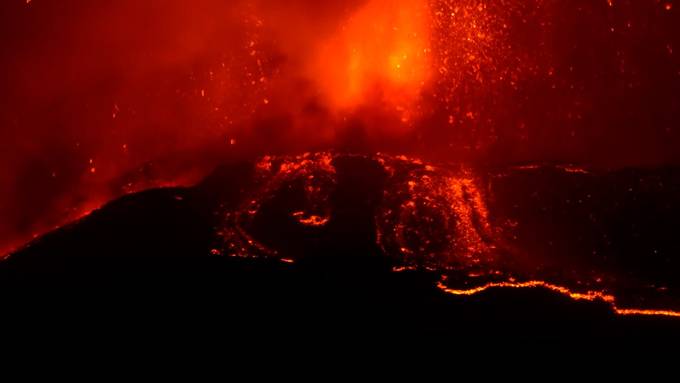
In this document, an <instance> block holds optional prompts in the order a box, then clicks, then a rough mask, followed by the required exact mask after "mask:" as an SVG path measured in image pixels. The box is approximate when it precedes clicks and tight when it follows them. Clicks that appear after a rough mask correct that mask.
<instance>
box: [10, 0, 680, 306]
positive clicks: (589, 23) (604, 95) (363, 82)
mask: <svg viewBox="0 0 680 383" xmlns="http://www.w3.org/2000/svg"><path fill="white" fill-rule="evenodd" d="M673 5H674V2H673V1H647V2H641V1H637V0H619V1H592V0H574V1H569V2H557V1H549V0H488V1H479V0H346V1H327V2H318V1H311V0H293V1H289V2H285V4H283V3H282V2H280V1H275V0H257V1H250V0H235V1H230V2H224V1H219V0H198V1H193V2H187V1H183V0H169V1H165V2H164V3H163V6H162V7H159V6H158V4H155V3H153V2H139V1H135V0H120V1H117V2H115V3H106V4H101V3H97V4H94V3H92V2H88V1H85V0H73V1H69V2H65V3H64V2H48V1H39V0H35V1H31V0H11V1H4V2H3V3H2V4H0V29H2V36H3V44H0V71H2V73H6V74H8V75H7V76H4V77H3V78H2V79H0V86H2V89H3V94H2V95H1V96H0V97H1V101H2V102H0V105H2V106H0V126H2V129H0V142H3V143H5V146H4V147H3V150H2V151H0V163H2V165H1V166H2V172H0V216H2V220H0V249H2V250H3V251H2V253H3V254H4V253H5V252H7V250H6V249H13V248H19V247H20V246H21V245H23V244H25V243H27V242H28V241H29V240H30V239H31V238H35V237H38V236H40V235H41V234H42V233H45V232H47V231H49V230H51V229H53V228H56V227H61V226H63V225H64V224H65V223H67V222H70V221H73V220H76V219H78V218H80V217H82V216H84V215H87V214H88V213H89V212H90V211H92V210H93V209H95V208H96V207H98V206H101V205H103V204H105V203H106V202H107V201H111V200H114V199H116V198H118V197H120V196H123V195H126V194H129V193H133V192H136V191H140V190H145V189H151V188H156V187H162V186H167V185H184V186H189V185H193V184H195V183H196V182H198V180H200V179H203V178H204V177H205V176H206V175H208V174H209V173H210V172H211V171H212V169H214V168H215V166H217V165H218V164H221V163H224V162H225V161H226V162H228V161H231V160H234V159H243V158H262V159H261V160H260V161H259V162H258V164H257V166H256V173H257V175H256V180H255V182H254V185H253V186H252V190H249V192H250V193H251V194H250V195H249V197H248V198H246V199H244V201H242V204H241V205H239V206H237V207H235V208H234V207H224V210H223V211H220V212H219V214H223V216H224V217H225V224H224V227H222V228H221V230H222V231H221V232H220V234H221V238H222V240H223V245H224V248H218V249H216V253H220V254H226V255H234V256H260V255H261V256H270V257H276V258H279V259H282V260H284V259H285V260H289V261H290V260H293V261H294V260H295V257H293V256H291V255H290V254H287V253H288V252H292V250H295V248H292V247H291V248H287V247H286V246H285V244H284V242H285V240H286V239H288V238H273V239H272V238H269V240H267V241H265V240H263V238H265V237H267V236H266V235H264V234H263V229H262V226H263V225H264V222H266V219H267V217H270V216H273V217H276V219H277V220H279V221H277V223H281V222H283V223H293V226H292V227H294V230H293V231H292V232H291V233H287V234H289V238H292V239H291V241H290V242H295V241H297V242H296V244H295V245H294V246H300V248H301V249H303V250H305V249H307V248H306V247H305V246H307V243H306V242H305V241H304V240H303V238H306V237H305V236H309V235H311V236H323V235H324V233H327V230H332V229H333V225H334V220H335V219H336V218H337V217H335V215H334V214H336V213H337V212H335V211H334V206H335V205H334V203H336V202H337V201H335V200H334V199H333V198H334V195H335V194H334V193H336V192H337V188H338V187H339V186H338V185H339V183H341V182H342V181H341V180H339V179H338V174H337V172H336V168H335V166H334V163H333V161H334V160H335V159H336V158H337V157H338V156H339V155H338V154H337V153H345V152H352V153H358V154H356V155H357V156H369V157H370V158H371V160H372V161H376V162H377V163H379V164H380V166H381V167H382V171H384V173H385V174H384V176H385V180H384V181H385V185H384V189H383V190H382V191H381V195H380V197H381V198H382V200H381V201H382V202H381V204H379V206H378V207H377V209H376V211H375V215H374V217H373V218H374V221H373V223H375V233H373V234H374V235H375V240H376V243H375V245H376V246H377V248H379V249H380V251H381V252H382V253H383V254H384V255H386V256H388V257H389V258H390V259H391V260H393V261H395V263H396V265H395V269H397V270H405V269H411V268H422V269H427V270H439V271H440V272H442V273H443V274H445V275H446V276H447V277H448V280H447V283H451V284H452V285H451V286H448V287H443V286H442V288H443V289H444V290H446V291H447V292H450V293H454V294H455V293H456V292H458V293H461V294H463V295H466V293H467V292H469V293H470V294H474V293H478V292H481V291H484V290H486V289H488V288H493V287H527V288H532V287H543V288H547V289H549V290H553V291H556V292H558V293H562V294H564V295H567V296H570V297H572V298H574V299H590V298H593V299H600V300H604V301H606V302H607V303H610V304H611V305H612V307H613V308H614V309H615V311H616V312H618V313H619V314H624V315H627V314H641V315H646V314H654V313H658V314H659V315H670V316H673V315H671V314H673V313H675V312H674V311H654V310H646V309H630V308H621V307H619V306H628V304H623V303H619V304H615V301H614V299H613V298H611V299H610V298H609V297H616V301H617V302H620V301H621V299H620V298H621V295H622V294H621V293H620V291H626V288H627V286H624V284H625V283H629V284H630V285H632V286H633V288H632V290H634V291H637V290H636V289H637V288H640V289H642V290H643V292H642V293H640V294H637V293H634V294H624V295H626V296H638V295H640V296H643V297H647V296H648V293H647V290H648V289H654V290H656V287H652V286H655V284H656V283H657V281H656V280H653V279H654V277H656V274H654V273H655V272H656V271H658V270H656V271H655V270H653V271H652V272H649V270H647V269H646V268H645V267H642V266H640V269H641V270H637V269H636V270H633V272H636V271H640V273H641V274H644V273H642V271H644V272H647V273H649V274H651V276H650V275H646V274H644V275H643V277H641V280H642V281H638V280H632V281H628V280H625V282H623V281H621V280H624V279H626V278H625V277H623V276H621V275H626V274H625V272H622V271H621V270H619V269H616V270H614V269H613V268H610V267H609V266H610V265H611V263H616V262H612V261H611V258H615V257H616V254H615V253H616V251H618V252H619V253H621V254H624V253H626V251H627V250H628V249H627V248H626V246H623V247H622V248H616V247H615V246H614V245H612V242H613V239H612V236H614V237H615V236H617V235H618V236H619V237H621V236H626V235H628V237H630V238H633V239H635V241H637V239H638V237H639V236H640V232H641V230H642V229H640V226H644V225H645V222H642V224H638V223H636V222H629V221H627V220H626V218H630V217H631V216H632V215H635V214H637V215H636V216H637V217H640V216H644V217H646V215H645V212H644V211H636V210H635V207H632V208H631V207H629V206H628V205H626V202H628V201H630V200H635V199H638V198H643V197H645V196H646V195H647V194H646V193H648V189H649V190H657V191H658V190H660V192H659V195H662V196H667V195H673V193H674V190H675V189H673V187H674V184H673V183H672V182H670V183H667V184H663V185H661V182H660V181H659V182H656V180H652V181H647V180H646V179H645V182H642V181H643V178H642V177H640V178H639V179H640V184H641V186H640V188H637V189H636V188H634V187H633V186H630V187H629V189H630V190H631V191H630V192H629V194H627V196H628V197H626V198H624V199H621V200H620V201H619V200H616V201H615V203H608V202H609V201H610V198H612V197H610V196H609V194H607V193H608V192H612V191H613V189H614V187H613V186H612V188H609V189H607V188H603V189H602V190H604V191H603V192H598V193H590V192H584V193H581V190H586V189H588V188H589V187H591V186H592V184H593V183H595V181H593V179H596V178H597V177H602V179H605V180H607V179H608V178H607V177H608V176H607V175H601V173H598V170H601V169H608V170H611V171H615V170H618V169H646V168H655V169H666V168H672V167H677V166H678V165H680V154H679V153H680V151H678V150H677V148H678V147H679V146H680V130H678V129H677V126H679V124H678V123H679V122H680V117H679V116H680V92H679V91H678V89H680V59H679V58H678V57H680V56H678V54H677V46H678V45H679V44H680V41H679V39H680V34H679V33H678V25H680V20H679V16H680V13H678V12H677V10H678V7H677V6H676V7H674V6H673ZM304 152H308V154H306V155H297V153H304ZM376 152H383V153H388V152H389V153H406V154H408V155H407V156H390V155H386V154H379V155H372V154H367V153H376ZM418 158H423V159H422V160H421V159H418ZM451 163H455V164H457V165H455V166H454V165H450V164H451ZM432 164H448V165H445V166H444V165H432ZM459 164H465V165H459ZM518 164H524V165H518ZM548 164H553V165H548ZM555 164H557V165H555ZM564 164H568V165H564ZM497 169H503V171H504V172H505V173H508V174H510V173H512V174H515V173H514V172H515V171H517V170H521V171H522V172H524V173H526V174H527V175H531V174H535V173H541V174H547V176H546V177H548V180H547V181H545V180H543V182H544V184H545V185H549V184H550V182H552V181H554V179H555V177H553V176H554V174H553V173H552V170H555V169H557V170H559V171H560V172H561V173H564V174H567V175H573V176H574V177H578V179H577V178H574V179H572V180H573V182H572V185H574V188H575V189H578V190H576V191H573V190H572V191H571V192H573V194H575V195H578V197H575V198H572V196H571V195H567V197H565V198H562V197H564V195H563V194H561V190H559V188H552V189H551V188H550V187H548V186H546V187H545V188H542V189H541V188H539V189H540V190H531V191H530V193H527V194H528V197H527V199H529V200H530V203H528V204H523V205H521V208H520V207H519V206H520V204H519V203H515V201H513V200H512V198H508V199H507V200H504V199H502V196H501V199H500V201H501V202H498V201H499V196H498V194H499V193H500V194H502V193H503V192H506V194H509V195H512V196H513V197H514V196H515V195H514V194H513V193H515V194H518V195H521V194H522V192H523V191H524V190H525V185H524V184H523V183H522V182H523V180H524V179H523V178H521V177H519V181H517V182H518V183H516V184H512V183H511V182H509V184H512V185H514V186H515V187H514V188H513V187H509V188H507V189H506V190H503V188H502V187H500V188H496V189H492V188H490V187H489V186H488V184H489V183H493V182H495V181H498V178H499V177H496V178H494V176H496V175H497V174H495V173H493V171H495V170H497ZM546 169H547V170H546ZM659 171H660V172H661V170H659ZM550 177H552V178H550ZM652 178H654V177H652ZM544 184H541V185H544ZM643 184H644V185H643ZM652 184H653V185H652ZM650 185H652V186H650ZM655 185H661V186H658V187H657V186H655ZM359 186H366V185H357V187H359ZM655 188H656V189H655ZM527 189H530V188H527ZM588 190H590V189H588ZM282 193H288V194H286V196H292V197H291V199H290V200H289V202H287V203H286V204H283V205H282V206H279V205H278V203H280V202H281V200H286V199H285V198H282V199H281V198H279V196H280V195H281V194H282ZM546 195H548V196H547V197H546ZM293 197H294V198H293ZM370 197H371V198H373V197H374V196H370ZM561 198H562V199H561ZM367 199H369V198H367ZM546 200H548V201H549V202H554V201H559V202H560V203H562V202H563V203H562V204H561V205H559V204H558V203H557V202H555V205H559V206H558V207H557V208H555V206H554V205H550V206H539V203H540V202H545V201H546ZM494 201H495V202H494ZM508 201H509V202H508ZM584 201H586V202H587V201H591V203H590V205H588V206H589V208H590V209H591V211H585V212H584V211H583V210H585V208H582V207H583V206H584V205H586V204H587V203H586V202H584ZM592 201H595V202H592ZM373 202H374V201H373V199H370V200H369V201H368V202H367V201H364V203H366V204H367V205H369V204H370V203H373ZM619 202H620V203H619ZM598 204H600V205H603V206H604V205H606V207H602V210H606V211H607V213H608V214H609V213H611V212H614V213H611V214H610V215H604V213H603V215H604V217H600V216H597V213H599V211H596V210H597V209H598ZM648 205H651V206H654V207H655V208H656V207H658V209H659V211H657V213H659V214H660V213H663V212H664V211H668V209H670V208H669V207H668V206H670V205H672V204H671V203H670V202H669V203H666V205H664V206H665V209H666V210H662V209H663V208H664V206H661V205H662V203H661V202H659V206H661V207H659V206H657V205H655V204H653V203H650V202H648ZM551 209H552V210H551ZM617 209H619V210H617ZM627 209H629V210H627ZM356 210H361V209H360V208H357V209H356ZM631 210H632V212H630V211H631ZM518 211H520V212H519V213H517V212H518ZM619 211H620V215H617V214H618V213H617V212H619ZM546 212H548V213H546ZM565 212H566V213H565ZM569 212H576V213H578V214H580V216H579V217H580V218H584V220H583V221H580V220H576V221H575V222H563V221H560V220H559V219H555V221H554V222H549V223H552V224H553V225H554V226H550V229H551V230H552V229H554V228H557V229H555V230H556V231H558V234H555V233H553V232H550V231H549V230H548V229H546V228H545V226H549V225H548V224H547V223H546V222H545V221H543V222H541V221H540V219H539V218H541V217H544V215H543V213H546V214H557V213H564V214H563V215H565V216H568V214H567V213H569ZM353 213H356V214H357V215H359V213H357V212H353ZM370 213H371V214H372V213H373V212H372V211H371V212H370ZM628 213H630V215H626V214H628ZM366 214H368V213H366ZM659 214H657V215H659ZM636 216H634V217H633V218H635V217H636ZM518 217H519V218H518ZM526 221H529V222H530V223H527V222H526ZM583 222H585V223H583ZM667 223H668V228H663V229H660V230H659V232H660V233H656V234H658V235H659V238H662V239H663V238H665V237H663V235H662V234H664V233H666V231H669V230H671V227H674V224H675V223H674V222H673V221H672V220H670V219H668V221H667ZM589 224H592V227H593V228H594V229H596V230H591V231H590V232H587V233H584V232H581V231H578V230H575V229H574V227H579V226H580V225H583V226H587V225H589ZM607 225H609V226H607ZM605 226H606V227H607V228H609V227H613V229H611V232H610V231H606V230H604V229H603V228H604V227H605ZM588 227H590V226H588ZM360 229H361V230H363V229H365V228H363V227H360V228H357V231H360ZM600 229H602V231H603V232H600V231H598V230H600ZM560 230H562V231H560ZM568 230H572V231H568ZM536 233H541V235H543V236H541V235H538V234H536ZM567 233H575V234H573V236H570V235H572V234H567ZM532 236H536V237H537V238H536V239H533V238H532ZM560 236H561V237H560ZM597 236H600V237H598V238H596V239H593V238H594V237H597ZM557 237H560V238H561V239H560V238H557ZM652 237H653V236H652ZM527 238H529V239H530V241H531V242H533V243H530V244H529V245H527V242H529V241H527ZM564 238H567V239H566V240H565V239H564ZM653 238H656V237H653ZM591 239H592V241H591V242H588V241H589V240H591ZM522 241H524V242H522ZM635 241H632V242H633V243H632V245H636V244H638V242H635ZM660 241H661V239H660ZM583 243H585V245H583ZM593 244H594V245H593ZM532 245H535V246H532ZM591 245H592V246H591ZM659 245H664V244H663V243H660V244H659ZM290 246H293V245H290ZM579 246H580V247H579ZM645 246H646V243H644V244H643V245H639V247H633V250H635V251H640V254H638V255H637V256H639V257H643V256H645V257H647V258H649V259H652V260H653V261H654V262H658V263H654V264H653V266H654V267H650V268H651V269H654V268H657V269H659V268H660V269H665V268H666V265H667V264H668V263H672V262H671V261H668V260H667V259H664V258H663V257H670V256H668V255H661V254H660V252H659V251H658V249H657V247H658V246H656V244H655V246H653V248H652V247H645ZM218 247H219V246H218ZM572 247H573V250H574V254H569V256H563V257H562V258H560V257H559V256H558V255H557V253H569V251H571V250H572ZM558 248H559V249H558ZM666 248H667V249H668V248H672V246H666ZM633 250H631V251H633ZM583 254H586V255H583ZM603 254H604V255H603ZM612 254H614V255H612ZM626 254H627V253H626ZM672 256H675V255H672ZM622 257H623V260H621V263H622V265H616V266H617V267H619V268H625V267H632V266H630V264H631V263H630V262H632V261H630V260H629V259H628V258H634V259H637V258H635V257H632V256H629V255H626V256H625V257H624V256H622ZM565 259H568V262H567V261H565ZM591 261H592V263H593V264H595V265H591ZM608 262H609V263H608ZM627 262H629V263H627ZM650 262H652V261H650ZM664 262H666V263H664ZM632 264H633V265H636V264H635V263H634V262H632ZM603 265H604V266H603ZM591 266H592V267H591ZM638 266H639V265H638ZM567 269H568V271H567ZM544 275H550V276H551V277H550V278H548V277H544ZM511 278H512V279H515V280H528V281H534V282H512V281H511ZM617 278H618V279H619V280H616V279H617ZM599 279H603V282H597V280H599ZM668 279H669V277H668V276H666V280H665V281H664V282H668ZM539 280H540V281H542V280H545V281H546V282H540V281H539ZM612 280H616V281H615V282H612ZM461 281H462V282H461ZM471 281H474V282H471ZM454 282H457V283H454ZM458 283H461V285H460V286H458ZM453 285H455V286H453ZM470 285H475V286H477V287H470ZM461 286H462V287H461ZM560 286H568V288H567V287H560ZM639 286H644V288H641V287H639ZM454 287H461V288H460V289H456V288H454ZM578 287H582V288H584V289H585V290H587V291H591V292H592V293H591V292H587V293H582V295H579V294H580V293H574V292H573V291H577V290H579V289H578ZM572 288H573V289H572ZM597 291H607V293H604V292H602V293H598V292H597ZM650 294H651V293H650ZM651 295H653V294H651ZM605 298H606V299H605ZM636 305H637V304H636Z"/></svg>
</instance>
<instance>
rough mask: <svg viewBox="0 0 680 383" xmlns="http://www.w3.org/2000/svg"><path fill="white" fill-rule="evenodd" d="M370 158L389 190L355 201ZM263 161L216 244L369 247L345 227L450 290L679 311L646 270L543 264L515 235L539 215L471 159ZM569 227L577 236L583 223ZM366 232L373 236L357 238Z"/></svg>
mask: <svg viewBox="0 0 680 383" xmlns="http://www.w3.org/2000/svg"><path fill="white" fill-rule="evenodd" d="M348 158H351V159H353V161H354V162H353V163H354V166H355V168H352V167H350V168H349V169H348V168H347V166H343V168H342V170H340V169H339V168H338V163H342V162H343V161H346V160H347V159H348ZM374 165H375V166H377V167H378V168H379V169H380V173H381V174H382V177H383V178H384V179H383V182H380V183H376V185H375V186H372V187H373V188H378V189H380V190H376V191H377V192H379V194H380V195H381V198H379V199H378V200H375V201H374V202H371V204H372V205H375V206H365V207H359V206H363V205H361V204H362V203H365V201H364V202H361V200H362V198H363V197H362V196H363V194H365V193H368V194H371V192H369V191H367V189H362V187H365V186H364V185H347V180H351V179H352V177H348V176H347V174H345V173H347V172H349V173H352V172H363V171H365V169H366V168H367V167H370V166H374ZM255 169H256V170H255V176H254V177H255V185H256V186H255V191H254V192H253V193H252V194H249V195H250V196H252V198H248V200H247V201H245V202H244V203H243V204H242V205H240V207H239V208H238V209H235V210H233V211H226V212H224V217H225V223H224V226H223V228H222V230H221V231H220V234H221V241H222V243H223V249H222V250H220V251H219V253H222V254H225V255H230V256H237V257H268V258H274V259H278V260H281V261H282V262H286V263H293V262H297V261H299V260H301V259H306V258H308V257H320V256H321V257H322V256H324V254H325V253H326V252H329V251H330V252H333V251H340V252H343V251H345V252H352V251H358V252H362V251H363V252H366V253H370V251H371V250H370V246H369V247H358V248H357V247H355V248H352V247H347V248H345V247H343V245H342V244H341V243H340V242H337V243H336V242H333V240H331V239H330V238H336V237H340V238H339V240H340V241H341V242H348V243H363V242H362V241H363V240H365V241H364V242H366V241H374V245H375V247H376V248H377V249H379V250H378V254H376V256H379V257H384V258H385V259H387V260H389V262H390V263H391V265H392V269H393V270H394V271H395V272H403V271H407V270H422V271H426V272H433V273H435V274H439V275H440V276H441V279H440V282H439V283H438V285H437V287H438V288H439V289H440V290H442V291H443V292H446V293H449V294H453V295H475V294H480V293H483V292H485V291H488V290H490V289H496V288H523V289H525V288H541V289H547V290H550V291H553V292H556V293H559V294H562V295H565V296H567V297H569V298H571V299H574V300H587V301H594V302H595V301H600V302H604V303H606V304H608V305H610V306H611V308H612V310H613V311H614V312H615V313H617V314H620V315H663V316H677V315H676V314H677V312H676V311H674V310H672V309H669V307H675V304H677V303H678V302H676V301H675V300H673V299H672V298H669V297H668V296H667V295H668V294H665V293H664V292H663V291H661V290H658V289H649V288H647V287H646V286H647V284H646V283H648V282H644V280H643V279H639V278H637V279H636V278H631V277H630V276H628V275H627V273H625V272H621V271H620V270H618V269H616V268H614V267H610V266H608V265H607V264H601V263H600V262H598V261H597V257H591V258H588V257H586V258H583V257H581V258H579V259H577V258H573V259H571V261H570V260H569V259H566V260H560V259H559V257H558V258H557V260H556V261H555V262H557V265H546V264H544V263H543V262H544V260H543V258H541V256H540V254H538V253H532V251H531V250H530V249H527V248H522V247H521V246H518V245H517V243H515V242H513V241H512V240H509V239H508V238H513V237H517V236H520V237H521V235H522V234H521V233H520V232H519V231H520V229H524V227H523V226H522V225H531V221H530V220H525V221H524V222H520V223H517V222H515V223H514V224H506V223H505V222H509V221H510V218H511V217H510V216H508V214H507V212H504V211H503V210H502V209H499V208H498V201H493V203H490V202H491V201H492V200H494V199H498V198H497V197H494V196H491V195H489V194H490V193H498V192H499V190H497V189H498V188H499V187H501V188H502V186H503V185H504V184H503V183H502V182H498V181H496V182H497V185H489V186H486V184H485V183H484V182H483V180H482V179H481V177H480V176H478V175H477V172H476V171H475V170H473V169H471V168H467V167H464V166H460V165H455V166H454V165H430V164H427V163H425V162H423V161H421V160H419V159H416V158H409V157H406V156H390V155H386V154H377V155H374V156H365V155H347V154H337V153H331V152H321V153H314V154H312V153H307V154H304V155H301V156H281V157H276V156H267V157H264V158H263V159H261V160H260V161H259V162H257V164H256V165H255ZM526 169H527V168H526V167H519V168H518V169H517V170H513V169H509V170H508V173H507V174H505V175H504V176H503V177H509V175H508V174H518V175H520V176H523V175H526V172H527V170H526ZM550 169H553V170H554V172H556V174H560V175H561V176H560V177H592V174H591V173H590V171H588V170H586V169H582V168H577V167H573V166H569V167H563V166H555V167H549V166H547V165H537V166H536V167H535V168H534V167H533V166H532V167H531V168H530V171H531V172H539V173H540V172H550V171H552V170H550ZM574 169H577V170H578V171H574ZM490 182H492V183H493V182H494V181H493V180H492V181H490ZM562 182H564V181H562ZM481 185H485V187H482V186H481ZM499 185H500V186H499ZM515 189H517V188H515ZM348 190H350V191H351V190H364V191H363V192H362V193H359V194H352V193H351V192H350V194H351V195H352V197H351V198H350V199H348V198H347V196H345V197H343V196H339V194H342V193H347V192H348ZM352 198H353V199H352ZM369 200H370V199H369ZM501 200H502V199H501ZM339 201H344V202H342V203H341V202H339ZM348 201H349V205H348V204H347V203H348ZM506 202H507V201H503V203H506ZM517 203H520V202H517ZM352 204H355V205H352ZM541 209H543V210H545V209H547V208H546V207H542V208H541ZM357 210H367V211H366V212H364V213H366V214H368V213H369V212H371V213H370V214H373V216H372V220H373V226H372V228H369V229H367V230H363V231H362V230H354V229H353V228H351V227H348V226H343V225H350V226H352V225H354V224H356V223H357V222H355V221H354V220H353V219H354V218H356V217H361V216H365V214H364V215H362V214H363V213H359V215H356V214H357V213H356V211H357ZM348 216H349V217H351V218H352V219H350V220H346V221H343V218H342V217H345V219H346V217H348ZM371 230H372V231H373V233H370V232H369V231H371ZM584 230H586V231H587V230H588V228H587V226H584ZM566 235H572V236H574V237H576V238H578V237H579V236H580V235H581V234H578V233H577V234H568V233H567V234H566ZM343 236H344V237H343ZM362 236H363V237H365V238H363V239H362V238H357V237H362ZM335 240H338V238H336V239H335ZM329 241H330V242H329ZM534 242H550V238H540V237H535V238H534ZM324 243H325V245H324ZM338 248H339V250H338ZM342 255H343V261H349V260H351V259H352V257H347V255H351V254H342ZM364 255H366V254H364ZM356 267H361V265H360V264H358V265H356ZM664 291H665V290H664ZM630 292H634V295H635V296H637V297H638V298H639V297H643V298H644V299H642V300H641V299H638V298H635V299H632V298H631V297H629V296H627V295H626V294H628V293H630ZM636 299H637V300H636ZM634 302H637V304H636V303H634ZM644 302H646V304H645V303H644ZM663 302H665V303H663ZM674 302H675V303H674Z"/></svg>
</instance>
